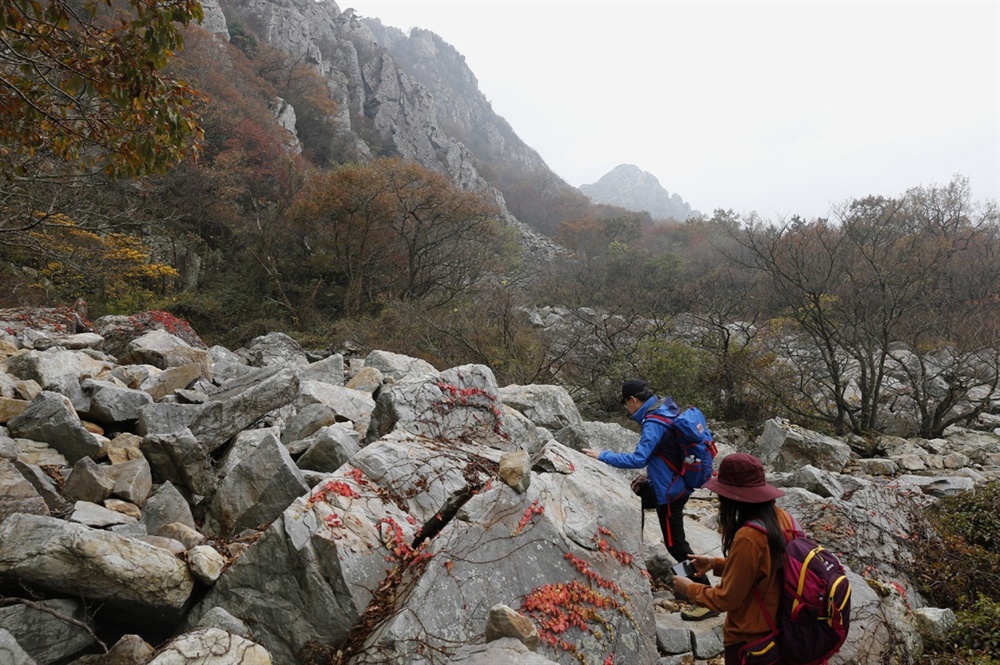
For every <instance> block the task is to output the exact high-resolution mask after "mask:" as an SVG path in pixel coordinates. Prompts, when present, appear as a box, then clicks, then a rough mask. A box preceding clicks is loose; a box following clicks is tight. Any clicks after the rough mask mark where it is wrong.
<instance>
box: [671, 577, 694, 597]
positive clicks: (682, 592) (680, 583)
mask: <svg viewBox="0 0 1000 665" xmlns="http://www.w3.org/2000/svg"><path fill="white" fill-rule="evenodd" d="M692 584H694V582H692V581H691V580H689V579H688V578H686V577H681V576H680V575H674V579H673V586H674V596H676V597H677V599H678V600H686V599H687V597H688V587H690V586H691V585H692Z"/></svg>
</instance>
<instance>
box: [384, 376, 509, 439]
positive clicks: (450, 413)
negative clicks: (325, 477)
mask: <svg viewBox="0 0 1000 665" xmlns="http://www.w3.org/2000/svg"><path fill="white" fill-rule="evenodd" d="M503 425H504V417H503V411H502V405H501V403H500V397H499V394H498V390H497V385H496V379H495V378H494V376H493V371H492V370H490V368H489V367H486V366H485V365H462V366H460V367H453V368H452V369H449V370H445V371H444V372H434V373H433V374H422V375H420V376H417V377H413V378H409V379H405V380H401V381H399V382H398V383H395V384H386V386H385V387H383V388H382V390H380V391H379V395H378V400H377V401H376V403H375V410H374V411H373V412H372V417H371V424H370V425H369V427H368V434H367V435H366V437H365V440H366V441H367V442H369V443H370V442H372V441H375V440H377V439H378V438H380V437H382V436H384V435H386V434H388V433H389V432H392V431H397V430H398V431H405V432H409V433H411V434H415V435H417V436H421V437H427V438H430V439H442V440H457V439H460V438H462V437H474V438H476V439H478V440H479V441H481V442H488V443H487V445H490V446H492V447H495V448H497V449H500V450H514V449H516V448H517V447H518V446H517V445H516V444H515V443H514V442H512V441H511V440H510V438H509V435H508V434H507V433H506V432H505V431H504V429H503Z"/></svg>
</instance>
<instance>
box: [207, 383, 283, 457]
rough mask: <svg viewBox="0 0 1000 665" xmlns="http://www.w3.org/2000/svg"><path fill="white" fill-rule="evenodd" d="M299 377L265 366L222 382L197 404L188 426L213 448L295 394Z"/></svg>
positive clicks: (219, 445) (208, 447)
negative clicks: (205, 400)
mask: <svg viewBox="0 0 1000 665" xmlns="http://www.w3.org/2000/svg"><path fill="white" fill-rule="evenodd" d="M298 390H299V380H298V379H297V378H296V377H295V373H294V372H293V371H292V370H291V369H289V368H287V367H267V368H264V369H260V370H257V371H256V372H253V373H250V374H247V375H245V376H242V377H240V378H237V379H233V380H232V381H230V382H228V383H226V384H224V385H223V386H221V387H220V390H219V392H217V393H214V394H212V396H211V399H210V400H209V401H208V402H206V403H205V404H202V405H200V408H199V410H198V415H196V416H195V417H194V419H193V420H192V421H191V423H190V425H189V428H190V430H191V432H192V433H193V434H194V435H195V437H196V438H197V439H198V441H200V442H201V444H202V445H203V446H205V449H206V450H208V451H209V452H212V451H214V450H216V449H217V448H219V447H221V446H222V445H223V444H224V443H226V442H227V441H228V440H229V439H231V438H232V437H233V436H235V435H236V434H238V433H239V432H241V431H243V430H245V429H247V428H248V427H250V426H251V425H252V424H254V423H255V422H257V421H258V420H260V419H261V418H262V417H264V416H265V415H266V414H267V413H268V412H270V411H273V410H275V409H277V408H280V407H282V406H284V405H286V404H289V403H290V402H291V401H292V400H294V399H295V397H296V395H298Z"/></svg>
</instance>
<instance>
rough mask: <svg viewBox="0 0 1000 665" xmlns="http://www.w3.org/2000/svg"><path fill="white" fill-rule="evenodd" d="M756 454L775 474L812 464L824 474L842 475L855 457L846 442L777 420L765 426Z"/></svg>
mask: <svg viewBox="0 0 1000 665" xmlns="http://www.w3.org/2000/svg"><path fill="white" fill-rule="evenodd" d="M755 452H756V455H757V457H759V458H760V460H761V461H762V462H763V463H764V464H765V465H768V466H770V467H771V468H772V469H773V470H775V471H794V470H796V469H798V468H799V467H801V466H804V465H806V464H811V465H813V466H815V467H817V468H819V469H823V470H824V471H835V472H837V473H840V472H841V471H843V470H844V466H846V465H847V460H848V459H850V457H851V449H850V447H849V446H848V445H847V444H846V443H844V442H843V441H838V440H837V439H834V438H832V437H829V436H824V435H822V434H817V433H816V432H811V431H809V430H807V429H803V428H801V427H797V426H795V425H792V424H791V423H789V422H787V421H784V420H781V419H778V418H773V419H771V420H768V421H767V422H766V423H764V432H763V433H762V434H761V435H760V437H759V438H758V439H757V444H756V450H755Z"/></svg>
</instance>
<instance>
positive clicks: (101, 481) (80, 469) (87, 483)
mask: <svg viewBox="0 0 1000 665" xmlns="http://www.w3.org/2000/svg"><path fill="white" fill-rule="evenodd" d="M114 487H115V479H114V478H112V477H111V476H110V475H109V474H108V472H107V467H105V466H103V465H98V464H97V463H96V462H95V461H94V460H92V459H90V458H89V457H84V458H82V459H80V460H79V461H78V462H77V463H76V464H74V465H73V472H72V473H70V476H69V479H68V480H67V481H66V484H65V485H63V494H65V495H66V498H68V499H70V500H71V501H89V502H91V503H100V502H102V501H104V500H105V499H107V498H108V497H109V496H111V490H112V489H114Z"/></svg>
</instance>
